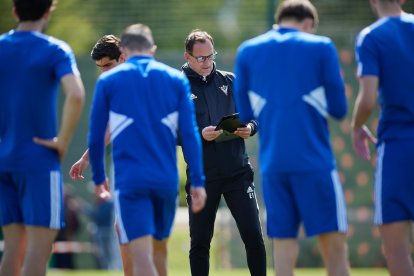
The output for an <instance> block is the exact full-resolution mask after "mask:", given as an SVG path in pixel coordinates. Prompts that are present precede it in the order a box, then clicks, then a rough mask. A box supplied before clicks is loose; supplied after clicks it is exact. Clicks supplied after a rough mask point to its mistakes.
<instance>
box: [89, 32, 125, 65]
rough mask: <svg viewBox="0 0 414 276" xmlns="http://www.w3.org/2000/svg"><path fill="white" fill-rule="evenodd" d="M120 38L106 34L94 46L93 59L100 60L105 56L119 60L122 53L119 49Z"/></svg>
mask: <svg viewBox="0 0 414 276" xmlns="http://www.w3.org/2000/svg"><path fill="white" fill-rule="evenodd" d="M119 44H120V39H119V38H118V37H116V36H114V35H104V36H103V37H101V38H100V39H99V40H98V41H97V42H96V44H95V46H93V48H92V51H91V57H92V59H93V60H100V59H102V58H104V57H108V58H109V59H115V60H116V61H118V59H119V56H120V55H121V50H120V49H119Z"/></svg>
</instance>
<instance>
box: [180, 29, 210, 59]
mask: <svg viewBox="0 0 414 276" xmlns="http://www.w3.org/2000/svg"><path fill="white" fill-rule="evenodd" d="M207 40H210V42H211V44H213V45H214V40H213V37H212V36H211V35H210V34H209V33H207V32H205V31H202V30H200V29H195V30H192V31H191V33H189V34H188V36H187V38H186V39H185V41H184V45H185V50H186V52H188V53H190V54H191V53H192V52H193V47H194V44H195V43H196V42H201V43H204V42H206V41H207Z"/></svg>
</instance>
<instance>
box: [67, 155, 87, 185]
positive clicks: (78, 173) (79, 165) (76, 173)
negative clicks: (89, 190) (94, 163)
mask: <svg viewBox="0 0 414 276" xmlns="http://www.w3.org/2000/svg"><path fill="white" fill-rule="evenodd" d="M88 165H89V161H88V160H84V159H83V158H81V159H79V160H78V161H77V162H76V163H75V164H73V165H72V167H71V168H70V171H69V176H70V177H71V178H72V180H81V179H84V177H83V175H82V174H83V170H84V169H86V168H87V167H88Z"/></svg>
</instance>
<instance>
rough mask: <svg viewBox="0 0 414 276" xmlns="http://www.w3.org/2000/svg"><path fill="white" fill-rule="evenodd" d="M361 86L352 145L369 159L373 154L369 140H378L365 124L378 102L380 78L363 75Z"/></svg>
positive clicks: (354, 116)
mask: <svg viewBox="0 0 414 276" xmlns="http://www.w3.org/2000/svg"><path fill="white" fill-rule="evenodd" d="M359 87H360V89H359V93H358V97H357V99H356V102H355V107H354V112H353V116H352V145H353V147H354V150H355V151H356V153H357V154H358V155H359V156H361V157H362V158H364V159H366V160H369V159H370V158H371V154H370V151H369V147H368V141H370V142H372V143H374V144H375V143H376V142H377V140H376V138H375V137H374V136H373V135H372V133H371V131H370V130H369V129H368V128H367V127H366V126H365V125H364V124H365V122H366V121H367V120H368V119H369V116H370V115H371V113H372V112H373V110H374V108H375V106H376V103H377V98H378V96H377V94H378V78H377V77H374V76H365V77H361V78H360V80H359Z"/></svg>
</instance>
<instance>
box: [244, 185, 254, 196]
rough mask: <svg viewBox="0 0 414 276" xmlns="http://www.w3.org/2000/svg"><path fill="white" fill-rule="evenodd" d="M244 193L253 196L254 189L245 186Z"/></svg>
mask: <svg viewBox="0 0 414 276" xmlns="http://www.w3.org/2000/svg"><path fill="white" fill-rule="evenodd" d="M246 193H248V194H249V198H254V190H253V189H252V187H250V186H249V188H247V191H246Z"/></svg>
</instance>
